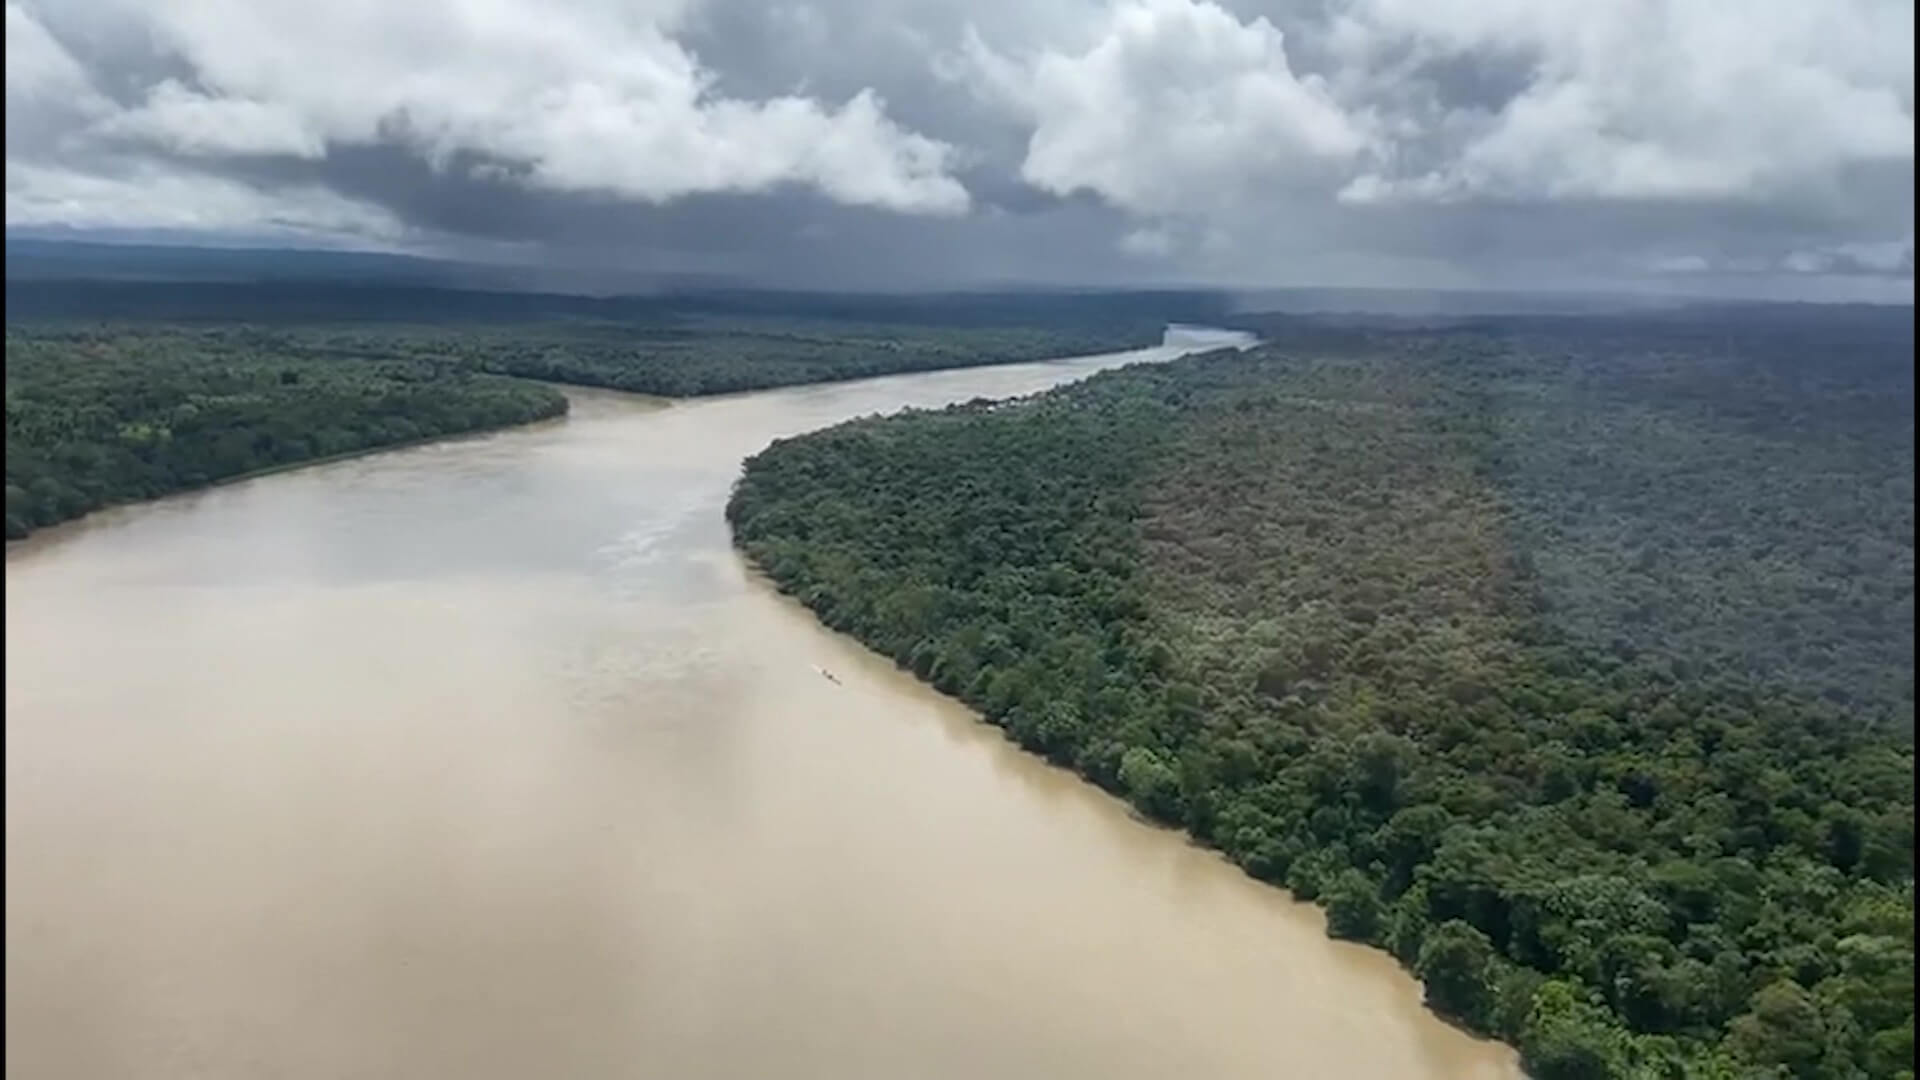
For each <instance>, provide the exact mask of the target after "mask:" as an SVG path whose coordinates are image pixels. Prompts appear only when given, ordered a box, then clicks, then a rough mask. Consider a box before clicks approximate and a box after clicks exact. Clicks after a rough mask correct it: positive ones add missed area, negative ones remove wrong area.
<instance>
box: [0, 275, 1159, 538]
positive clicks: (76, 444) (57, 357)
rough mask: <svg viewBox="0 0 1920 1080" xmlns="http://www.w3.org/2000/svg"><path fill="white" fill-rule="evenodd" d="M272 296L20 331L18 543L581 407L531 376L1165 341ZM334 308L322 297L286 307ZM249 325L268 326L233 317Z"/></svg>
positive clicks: (1118, 324)
mask: <svg viewBox="0 0 1920 1080" xmlns="http://www.w3.org/2000/svg"><path fill="white" fill-rule="evenodd" d="M71 291H73V290H68V291H63V292H56V293H54V294H52V295H54V296H56V297H65V296H67V295H68V292H71ZM124 291H125V292H126V295H127V296H129V297H131V298H133V299H135V300H138V301H140V302H141V303H143V304H146V305H148V306H149V307H154V308H156V309H157V310H160V311H163V312H164V311H167V310H172V309H170V308H169V307H168V303H167V302H171V303H173V305H174V308H180V309H181V310H184V311H185V312H186V313H188V314H194V315H201V314H203V313H201V312H199V310H198V309H196V308H191V307H185V308H181V305H180V304H179V303H178V302H177V301H171V299H170V298H171V297H172V294H171V293H170V292H169V291H168V289H167V287H165V286H143V285H135V286H130V287H128V288H127V289H126V290H124ZM255 292H257V290H253V291H249V290H248V289H246V288H243V287H240V286H232V287H220V288H211V287H209V288H203V289H201V290H200V291H199V292H196V293H194V294H192V295H194V296H201V294H203V293H204V294H205V296H204V298H203V302H206V303H211V302H213V301H215V300H218V299H220V298H227V300H228V301H229V302H230V303H236V304H240V305H241V306H239V307H237V308H236V309H234V310H231V311H230V312H229V314H228V316H227V317H226V318H225V319H224V320H214V321H211V322H209V321H201V320H198V319H196V320H191V321H181V322H164V323H163V322H139V321H136V322H128V321H124V320H119V319H116V320H111V321H97V322H76V321H73V320H71V319H42V320H36V321H23V322H21V323H17V324H15V323H9V325H8V327H7V342H6V355H7V364H6V368H7V374H6V396H7V445H6V453H7V504H6V511H7V538H8V539H17V538H20V537H23V536H26V535H27V534H28V533H30V532H31V531H32V530H34V529H36V528H40V527H43V526H46V525H51V524H54V523H56V522H59V521H65V520H67V519H70V518H74V517H78V516H80V515H82V514H85V513H87V512H89V511H92V510H95V509H98V508H100V507H103V506H108V505H112V504H115V503H123V502H130V501H134V500H138V499H146V498H153V497H155V496H159V495H165V494H169V493H172V492H177V491H184V490H188V489H191V488H195V487H200V486H203V485H206V484H209V483H214V482H218V481H221V480H225V479H231V478H233V477H237V476H244V475H247V474H249V473H253V472H257V471H260V470H263V469H272V468H281V467H287V466H291V465H296V464H300V463H303V462H309V461H315V460H320V459H324V458H328V457H332V456H337V455H340V454H345V453H352V452H357V451H364V450H371V449H378V448H382V447H389V446H397V445H402V444H405V443H409V442H414V441H418V440H421V439H426V438H433V437H437V436H445V435H453V434H459V433H464V432H472V431H480V430H486V429H490V428H498V427H504V426H507V425H511V424H519V423H525V422H528V421H531V420H537V419H544V418H548V417H553V416H558V415H561V414H563V413H564V412H565V411H566V398H565V397H564V396H563V395H562V394H561V393H560V392H558V391H557V390H554V389H553V388H551V387H548V386H543V385H539V384H538V383H536V382H531V381H527V380H540V381H541V382H551V383H569V384H575V385H581V386H592V387H606V388H611V389H617V390H626V391H633V392H639V393H648V394H658V395H664V396H673V397H682V396H695V395H703V394H717V393H726V392H731V391H740V390H752V389H761V388H765V387H773V386H787V385H793V384H798V383H810V382H823V381H829V380H835V379H851V378H859V377H863V376H870V375H885V374H893V373H897V372H909V371H927V370H932V369H935V368H948V367H968V366H975V365H981V364H997V363H1011V362H1017V361H1023V360H1041V359H1049V358H1053V357H1058V356H1064V355H1071V354H1075V353H1094V352H1104V351H1109V350H1114V349H1122V348H1128V347H1134V346H1139V345H1147V344H1154V343H1157V342H1158V340H1159V337H1160V332H1161V325H1160V324H1159V323H1158V322H1154V321H1152V320H1150V319H1140V318H1134V319H1116V320H1114V321H1113V322H1112V323H1110V324H1106V325H1102V326H1097V327H1096V326H1090V325H1088V324H1087V323H1086V322H1085V320H1084V318H1083V317H1079V316H1073V317H1062V316H1061V315H1060V314H1059V313H1058V312H1054V313H1052V314H1051V315H1049V313H1048V311H1046V310H1044V309H1043V310H1042V311H1040V312H1039V314H1038V315H1034V314H1033V313H1030V312H1026V311H1019V312H1014V313H1010V314H1009V315H1007V316H1006V317H1020V318H1029V319H1033V320H1035V321H1033V322H1030V323H1016V324H1012V325H1001V324H997V323H994V322H992V321H990V320H991V319H992V318H994V317H995V316H996V315H999V314H1000V313H999V312H997V311H994V310H991V309H989V310H987V311H984V312H971V311H966V312H965V313H967V314H969V316H970V317H969V318H966V319H956V318H953V317H947V318H944V319H938V318H936V317H937V316H939V315H941V314H942V310H944V309H935V310H932V311H923V312H913V311H910V312H908V313H909V314H916V315H918V316H919V317H922V318H927V319H929V320H930V321H928V322H927V323H923V324H890V323H873V322H863V321H854V320H852V319H843V320H834V319H828V318H802V317H799V316H792V315H789V316H785V317H779V318H774V317H760V316H721V315H713V314H708V313H704V312H699V311H695V312H692V313H683V312H675V311H668V310H657V311H656V310H651V309H649V310H646V311H644V312H641V313H640V314H641V315H642V316H644V317H637V316H633V315H632V313H629V319H628V320H627V321H610V320H594V319H581V318H561V317H559V316H558V315H555V314H554V313H551V312H545V311H543V310H540V309H533V310H531V311H529V312H525V313H521V314H519V315H517V316H515V317H503V316H498V315H496V317H495V318H492V319H486V318H481V317H479V316H478V315H475V314H472V313H455V315H457V317H459V318H462V319H467V320H469V321H463V322H458V323H446V322H430V323H407V322H400V321H365V316H366V312H367V310H368V309H367V308H366V306H365V303H366V296H367V295H383V294H364V293H356V294H353V296H351V297H349V298H348V300H356V299H357V300H358V302H359V303H361V305H362V306H361V307H359V308H352V309H351V310H355V311H358V312H360V314H361V316H362V320H363V321H359V322H352V323H319V324H306V323H291V324H288V323H282V322H276V321H272V318H271V317H272V316H273V315H274V313H275V312H276V311H278V310H279V309H277V308H274V307H272V306H270V305H267V304H265V302H264V301H262V300H261V298H260V297H259V296H256V295H255ZM312 292H317V293H318V294H319V296H318V299H315V298H314V297H313V296H312V295H310V293H312ZM81 295H82V298H83V299H95V298H93V297H92V294H91V293H84V292H83V293H82V294H81ZM115 295H118V294H115ZM275 295H277V294H275ZM446 295H451V296H454V297H462V296H466V295H468V294H457V293H456V294H446ZM330 296H331V294H329V293H327V292H326V291H325V290H310V291H309V293H294V294H292V295H291V296H290V297H288V298H287V300H286V302H287V303H292V302H294V300H296V299H298V300H301V301H303V302H305V303H307V304H309V305H311V304H315V303H318V302H320V301H323V300H327V299H329V297H330ZM10 299H11V297H10ZM44 302H45V301H43V303H44ZM122 302H130V301H122ZM242 302H250V303H251V304H252V305H253V306H252V307H251V308H249V307H247V306H245V304H244V303H242ZM439 302H440V303H441V304H442V305H443V306H444V305H445V304H447V303H449V302H450V301H448V300H446V299H445V298H444V296H443V297H442V299H441V300H440V301H439ZM515 302H516V300H515V298H511V297H509V298H506V299H503V300H500V301H498V303H499V304H500V305H502V306H505V307H509V308H511V307H512V306H513V305H514V303H515ZM339 303H341V304H342V305H346V304H347V303H348V301H339ZM741 303H743V302H741V301H736V306H739V305H740V304H741ZM142 310H144V309H142ZM298 310H299V311H301V312H304V310H305V309H304V308H302V309H298ZM963 310H965V309H963ZM859 313H860V312H858V311H857V310H855V311H851V312H849V314H859ZM878 313H880V314H893V313H894V312H893V310H892V309H890V308H884V307H882V308H880V309H879V310H878ZM869 314H871V313H869ZM250 315H251V316H255V317H260V318H261V319H262V321H261V322H260V323H258V324H246V323H239V322H235V321H234V320H235V319H239V318H245V317H248V316H250ZM949 315H950V313H949ZM448 317H455V316H448ZM206 318H208V319H211V316H210V315H208V316H206ZM1049 318H1051V320H1052V321H1048V319H1049Z"/></svg>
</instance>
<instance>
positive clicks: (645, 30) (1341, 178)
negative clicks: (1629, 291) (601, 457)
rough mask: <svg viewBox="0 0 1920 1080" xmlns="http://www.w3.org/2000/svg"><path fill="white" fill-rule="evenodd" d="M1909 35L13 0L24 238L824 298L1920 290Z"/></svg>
mask: <svg viewBox="0 0 1920 1080" xmlns="http://www.w3.org/2000/svg"><path fill="white" fill-rule="evenodd" d="M1912 23H1913V11H1912V7H1911V5H1910V4H1904V3H1900V2H1898V0H1845V2H1842V0H1835V2H1833V3H1829V4H1823V5H1806V4H1803V3H1788V2H1786V0H1755V2H1754V3H1751V4H1748V5H1742V6H1738V7H1732V6H1722V5H1714V6H1708V5H1701V4H1696V3H1691V2H1686V0H1667V2H1653V3H1644V4H1633V5H1626V4H1592V3H1571V2H1568V3H1540V2H1538V0H1319V2H1303V3H1262V2H1259V0H1225V2H1224V3H1215V2H1211V0H1049V2H1044V3H1036V2H1029V0H980V2H972V3H968V2H961V0H810V2H808V0H793V2H779V0H776V2H774V3H770V4H769V3H757V2H749V0H684V2H683V0H638V2H633V0H628V2H615V0H573V2H569V3H563V4H548V3H545V2H543V0H540V2H537V0H488V2H487V3H480V2H478V0H431V2H423V3H418V4H408V5H378V4H346V5H315V4H311V3H305V2H298V0H252V2H247V3H242V2H240V0H155V2H152V3H133V2H132V0H70V2H63V3H60V4H51V3H36V2H32V0H14V2H11V3H9V4H8V7H7V53H8V56H7V61H8V63H7V67H8V73H7V150H8V166H7V220H8V223H9V225H10V226H29V225H63V226H75V227H81V228H87V227H99V228H122V229H152V228H161V229H171V230H176V231H178V230H184V231H186V232H193V231H196V230H198V231H206V232H220V233H223V234H226V233H232V232H236V231H239V232H245V231H248V230H253V231H256V232H263V233H271V234H274V235H280V236H293V237H298V236H303V235H304V236H308V237H327V238H331V239H332V240H334V241H335V242H359V243H373V244H381V245H385V246H390V247H403V248H417V249H424V250H436V251H447V252H459V251H462V250H468V249H471V250H482V249H485V250H501V251H509V252H513V253H516V254H517V255H518V256H519V257H523V258H528V259H540V260H547V261H553V262H577V263H581V264H591V265H600V266H609V267H614V266H632V267H647V268H653V269H670V268H674V267H682V268H686V269H698V270H723V271H725V272H730V273H738V274H743V275H747V276H750V277H757V278H761V279H764V280H773V281H783V282H786V281H792V282H797V283H804V284H815V285H820V284H833V283H841V284H848V285H867V284H871V283H874V282H879V283H882V284H894V285H899V284H909V283H918V284H929V285H935V284H945V283H954V282H960V281H978V280H1035V281H1057V282H1068V281H1084V282H1088V283H1110V282H1122V281H1144V280H1156V281H1166V280H1175V279H1186V280H1205V281H1212V282H1220V283H1225V282H1247V283H1255V284H1311V283H1316V282H1323V281H1324V282H1329V283H1338V284H1366V283H1377V284H1386V285H1418V284H1437V285H1445V284H1476V283H1479V284H1498V285H1502V286H1511V285H1515V284H1566V283H1578V284H1619V283H1624V282H1628V281H1631V280H1641V281H1650V282H1656V283H1661V282H1667V283H1671V282H1673V281H1679V280H1686V281H1702V280H1706V279H1707V277H1714V279H1715V280H1722V279H1723V278H1724V279H1725V280H1741V281H1753V280H1757V279H1758V278H1761V277H1767V278H1769V279H1770V280H1771V281H1773V283H1774V284H1773V285H1770V286H1769V288H1787V289H1794V288H1799V289H1803V290H1805V291H1808V292H1815V291H1821V290H1826V291H1831V288H1830V287H1829V285H1828V284H1822V285H1820V286H1819V288H1818V289H1816V288H1815V287H1814V286H1813V285H1812V284H1811V283H1812V282H1813V281H1814V280H1815V279H1822V280H1823V281H1824V280H1825V279H1832V281H1835V282H1840V283H1842V284H1843V285H1846V287H1850V288H1851V287H1856V286H1857V287H1858V288H1860V289H1864V290H1866V291H1867V292H1868V293H1870V294H1872V295H1906V296H1910V295H1911V289H1912V285H1911V282H1912V257H1911V250H1912V234H1913V196H1912V183H1913V123H1912V116H1913V104H1912V103H1913V61H1912V50H1911V40H1912ZM1903 253H1904V254H1903ZM1715 275H1718V276H1715Z"/></svg>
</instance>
